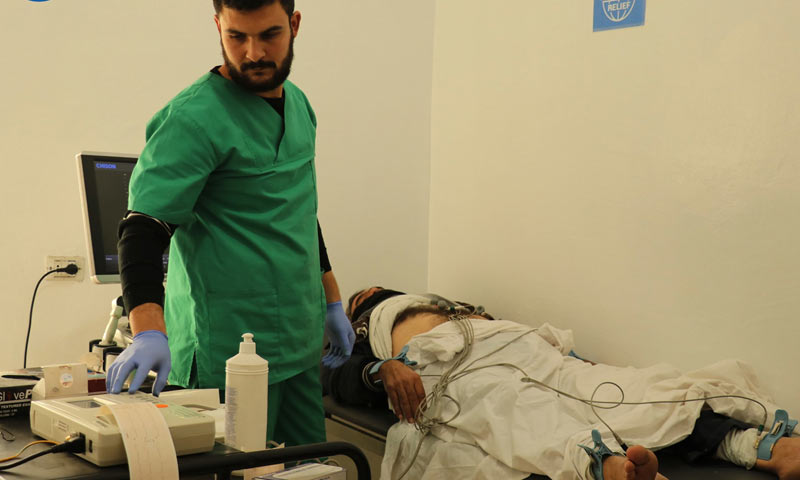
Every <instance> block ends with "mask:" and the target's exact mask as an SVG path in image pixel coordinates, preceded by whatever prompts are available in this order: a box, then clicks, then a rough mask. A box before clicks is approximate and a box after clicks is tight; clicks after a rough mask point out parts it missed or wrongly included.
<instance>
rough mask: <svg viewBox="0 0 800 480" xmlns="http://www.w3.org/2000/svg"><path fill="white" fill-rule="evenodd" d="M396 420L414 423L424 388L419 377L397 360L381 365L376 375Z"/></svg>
mask: <svg viewBox="0 0 800 480" xmlns="http://www.w3.org/2000/svg"><path fill="white" fill-rule="evenodd" d="M375 375H376V376H377V377H378V378H380V380H381V382H382V383H383V387H384V388H385V389H386V394H387V395H388V396H389V401H391V402H392V406H393V407H394V413H395V414H396V415H397V418H398V419H400V420H402V419H404V418H405V419H406V420H408V421H409V422H411V423H413V422H414V417H415V416H416V414H417V408H418V407H419V404H420V403H421V402H422V400H423V399H424V398H425V388H423V386H422V379H421V378H420V376H419V375H418V374H417V372H415V371H414V370H412V369H411V368H409V367H408V366H406V365H405V364H403V362H400V361H398V360H389V361H387V362H384V363H383V365H381V368H380V369H379V370H378V373H377V374H375Z"/></svg>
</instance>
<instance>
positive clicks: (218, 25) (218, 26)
mask: <svg viewBox="0 0 800 480" xmlns="http://www.w3.org/2000/svg"><path fill="white" fill-rule="evenodd" d="M214 23H216V24H217V32H218V33H219V34H220V35H222V26H221V25H220V24H219V15H214Z"/></svg>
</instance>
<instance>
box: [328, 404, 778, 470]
mask: <svg viewBox="0 0 800 480" xmlns="http://www.w3.org/2000/svg"><path fill="white" fill-rule="evenodd" d="M323 404H324V406H325V416H326V417H327V419H328V420H329V421H331V422H334V423H337V424H340V425H341V426H342V427H344V428H349V429H353V430H355V431H359V432H361V433H367V434H370V436H372V437H373V438H380V439H385V438H386V432H387V431H388V430H389V427H391V426H392V425H393V424H394V423H395V422H396V421H397V417H395V416H394V414H392V413H391V412H390V411H389V410H388V409H375V408H367V407H351V406H347V405H343V404H341V403H338V402H337V401H336V400H334V399H333V397H331V396H330V395H328V396H326V397H325V398H324V399H323ZM657 454H658V453H657ZM658 460H659V472H660V473H662V474H663V475H665V476H666V477H667V478H669V479H670V480H706V479H712V480H775V478H776V477H774V476H772V475H770V474H767V473H764V472H758V471H754V470H751V471H747V470H745V469H743V468H741V467H737V466H735V465H733V464H730V463H726V462H722V461H708V462H705V463H702V464H700V465H691V466H690V465H687V464H686V463H685V462H683V461H682V460H681V459H680V458H677V457H675V456H672V455H669V454H667V453H664V452H661V453H660V454H658ZM376 478H377V477H376ZM528 478H529V479H530V480H547V479H548V477H545V476H542V475H533V474H532V475H531V476H530V477H528Z"/></svg>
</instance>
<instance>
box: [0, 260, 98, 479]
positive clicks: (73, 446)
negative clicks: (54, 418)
mask: <svg viewBox="0 0 800 480" xmlns="http://www.w3.org/2000/svg"><path fill="white" fill-rule="evenodd" d="M53 271H54V272H55V270H53ZM48 273H49V272H48ZM73 275H74V274H73ZM85 451H86V437H84V436H83V435H82V434H81V435H79V436H77V437H75V438H72V439H70V440H67V441H66V442H64V443H59V444H58V445H56V446H54V447H52V448H48V449H47V450H42V451H41V452H37V453H34V454H33V455H29V456H27V457H25V458H23V459H22V460H20V461H18V462H14V463H10V464H8V465H3V466H0V471H3V470H10V469H12V468H15V467H18V466H20V465H22V464H24V463H28V462H30V461H31V460H33V459H34V458H39V457H41V456H44V455H47V454H48V453H59V452H73V453H83V452H85Z"/></svg>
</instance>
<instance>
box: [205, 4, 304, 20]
mask: <svg viewBox="0 0 800 480" xmlns="http://www.w3.org/2000/svg"><path fill="white" fill-rule="evenodd" d="M277 1H280V2H281V6H282V7H283V9H284V10H285V11H286V15H289V16H290V17H291V16H292V14H293V13H294V0H214V11H216V12H217V15H219V12H221V11H222V7H225V8H232V9H234V10H239V11H242V12H247V11H251V10H258V9H259V8H261V7H265V6H267V5H272V4H273V3H275V2H277Z"/></svg>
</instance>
